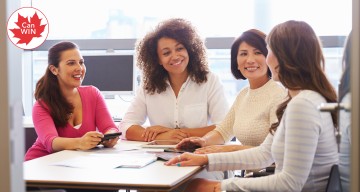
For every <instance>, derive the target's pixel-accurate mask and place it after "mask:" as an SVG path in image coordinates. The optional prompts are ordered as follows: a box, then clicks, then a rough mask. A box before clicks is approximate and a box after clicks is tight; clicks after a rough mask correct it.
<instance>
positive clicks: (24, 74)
mask: <svg viewBox="0 0 360 192" xmlns="http://www.w3.org/2000/svg"><path fill="white" fill-rule="evenodd" d="M2 3H3V4H4V6H1V7H3V8H1V9H2V11H1V12H3V13H5V14H6V15H5V18H8V17H9V15H10V14H11V13H12V12H13V11H15V10H16V9H18V8H20V7H26V6H32V7H35V8H37V9H39V10H41V11H42V12H43V13H44V14H45V15H46V16H47V20H48V22H49V29H50V30H49V35H48V37H47V41H46V42H45V43H44V44H43V45H42V46H40V47H38V48H36V49H34V50H26V51H24V50H19V49H18V48H16V47H15V46H14V45H12V44H11V43H10V42H9V41H7V44H6V46H4V45H1V46H4V47H1V50H5V52H3V53H2V54H4V56H1V58H5V59H3V60H2V62H4V63H5V65H4V66H7V67H5V68H4V70H1V71H2V72H0V73H1V74H2V75H0V76H1V82H5V83H3V84H1V88H2V90H6V91H1V96H4V98H7V99H6V100H3V101H4V102H5V103H3V101H1V102H2V103H1V105H0V106H1V107H2V108H4V107H5V108H7V109H9V110H7V111H5V110H4V112H3V111H2V112H1V114H3V113H4V115H1V116H2V117H1V120H2V121H1V123H2V122H5V121H6V123H4V124H1V125H2V127H10V129H9V130H7V131H6V130H5V132H4V134H0V135H1V138H3V137H4V140H3V141H4V143H5V141H8V142H7V145H5V146H4V145H3V146H2V148H1V149H2V150H4V151H6V147H8V150H7V151H8V153H9V156H10V158H9V161H8V162H3V163H5V164H4V165H3V163H1V170H2V169H3V166H5V165H6V164H7V165H10V166H9V168H8V172H5V173H4V174H6V173H9V174H8V175H7V177H8V178H9V179H8V182H7V181H6V180H5V181H4V184H3V183H1V184H0V186H5V187H6V186H8V188H4V189H10V190H5V191H19V190H14V189H16V188H17V189H19V188H22V186H24V184H22V185H16V184H15V183H17V182H19V183H23V181H22V177H21V173H22V172H21V168H19V166H16V165H20V167H21V163H22V160H23V158H22V156H23V154H24V147H23V146H24V142H23V140H24V134H23V130H21V128H22V125H21V123H14V122H19V121H20V122H21V116H22V114H24V115H25V116H31V110H32V105H33V103H34V101H35V100H34V97H33V92H34V89H35V84H36V82H37V80H38V79H39V78H40V77H41V75H42V74H43V73H44V72H45V69H46V66H47V50H48V48H49V47H50V46H51V45H53V44H54V43H55V42H57V41H61V40H71V41H74V42H76V43H78V44H79V46H80V49H81V51H82V54H83V55H84V56H94V55H97V56H104V55H105V56H106V55H108V56H110V55H132V56H134V57H136V55H134V54H135V52H134V45H135V42H136V40H137V39H139V38H142V37H143V36H144V35H145V34H146V33H147V32H148V31H149V30H151V29H152V28H153V27H154V26H156V25H157V24H158V23H159V22H160V21H161V20H164V19H166V18H171V17H181V18H185V19H187V20H190V21H191V22H192V23H193V25H194V26H196V27H197V30H198V32H199V33H200V35H201V36H202V38H203V39H204V41H205V45H206V47H207V48H208V59H209V66H210V70H211V71H213V72H214V73H216V74H217V75H218V76H220V78H221V80H222V83H223V85H224V86H225V90H226V96H227V99H228V101H229V103H232V102H233V100H234V99H235V97H236V95H237V93H238V92H239V91H240V89H241V88H242V87H244V86H245V85H246V84H247V82H246V81H243V80H241V81H239V80H235V79H234V78H233V77H232V75H231V71H230V46H231V43H232V41H233V40H234V39H235V38H236V37H238V36H239V35H241V33H242V32H243V31H245V30H248V29H251V28H257V29H259V30H261V31H263V32H265V33H269V32H270V30H271V28H272V27H273V26H275V25H276V24H278V23H280V22H284V21H286V20H290V19H293V20H303V21H306V22H307V23H309V24H310V25H311V26H312V27H313V28H314V30H315V32H316V33H317V34H318V35H319V36H320V37H321V40H322V43H323V46H324V53H325V59H326V68H325V70H326V74H327V76H328V78H329V79H330V80H331V82H332V84H333V86H334V87H335V88H336V89H337V85H338V81H339V79H340V76H341V72H342V63H341V62H342V61H341V60H342V52H343V43H344V41H345V38H346V36H347V35H348V34H349V32H350V31H351V29H353V31H354V34H356V35H357V38H355V40H357V41H358V40H359V39H358V36H359V33H358V29H357V28H356V27H358V24H356V21H357V23H359V20H358V18H359V17H358V12H359V3H358V1H357V0H316V1H314V0H251V1H250V0H248V1H246V0H223V1H216V0H214V1H208V2H202V1H193V0H183V1H181V2H176V4H175V3H174V2H169V1H165V0H153V1H148V0H131V1H118V0H105V1H98V0H91V1H89V0H75V1H73V0H62V1H57V0H15V1H14V0H12V1H10V0H6V1H3V2H2ZM3 15H4V14H3ZM354 18H355V20H354ZM2 22H3V21H2ZM354 23H355V24H354ZM4 26H5V27H4ZM1 28H4V29H6V22H5V24H3V23H2V26H1ZM3 31H5V30H3ZM2 33H3V32H2ZM2 36H3V37H6V32H5V34H4V35H2ZM1 44H2V43H1ZM354 44H355V45H354V48H353V50H354V51H356V53H357V54H358V53H359V49H356V46H357V48H358V44H356V43H354ZM3 48H4V49H3ZM353 55H355V54H353ZM356 57H358V56H354V58H353V59H354V60H356V59H358V58H356ZM6 58H7V59H6ZM357 61H358V60H357ZM13 63H14V64H13ZM357 63H359V62H357ZM85 64H86V63H85ZM128 64H129V62H128ZM130 64H131V65H132V66H133V69H132V70H133V71H132V76H131V78H132V81H131V84H132V86H131V87H130V88H127V89H122V90H111V91H108V90H101V89H100V90H101V91H103V92H104V94H106V95H108V94H109V95H113V96H114V97H111V99H107V103H108V105H109V108H110V112H111V114H112V115H113V116H114V117H117V116H119V117H122V116H123V115H124V113H125V112H126V109H127V106H129V104H130V102H131V99H132V97H133V96H134V92H135V91H136V89H137V87H138V86H139V83H140V79H141V73H140V71H139V70H138V69H137V68H136V63H135V59H134V60H133V62H130ZM356 69H358V68H356V67H354V68H353V70H352V71H353V74H356V75H358V74H359V70H356ZM114 71H115V70H114ZM352 76H354V75H352ZM122 77H123V76H121V75H118V76H117V78H122ZM85 78H87V77H85ZM356 78H358V77H356ZM356 78H353V77H352V82H353V83H354V82H355V81H356V83H357V84H358V82H359V81H358V80H356ZM20 80H21V81H20ZM110 80H111V79H110ZM6 82H7V83H6ZM357 86H358V85H357ZM352 90H353V93H354V92H356V90H355V89H353V87H352ZM1 98H3V97H1ZM357 98H358V96H355V97H354V96H353V101H354V100H355V101H357V103H354V102H353V105H352V106H353V107H354V106H355V109H352V110H353V111H352V112H353V116H354V115H355V116H356V117H358V114H359V113H358V99H357ZM356 99H357V100H356ZM1 100H2V99H1ZM356 107H357V109H356ZM22 108H23V110H22ZM356 110H357V111H356ZM18 116H19V118H16V117H18ZM15 119H17V120H15ZM353 119H354V118H353ZM356 123H357V124H356ZM354 125H358V122H354V121H353V126H354ZM353 133H354V137H355V136H356V135H357V138H358V132H357V131H353ZM15 137H16V138H15ZM15 140H16V143H14V142H15ZM19 140H22V142H20V143H19ZM354 140H355V139H353V141H354ZM356 142H357V141H355V143H354V145H355V146H357V147H358V142H357V143H356ZM14 148H17V149H20V150H18V151H16V152H12V153H11V152H9V151H11V150H13V149H14ZM352 155H353V156H354V157H353V158H357V162H358V153H356V154H354V153H352ZM352 166H357V167H358V163H356V164H354V163H353V164H352ZM4 169H6V168H4ZM353 170H358V169H353ZM1 172H2V171H1ZM11 173H13V174H11ZM352 174H357V175H358V173H352ZM10 175H11V176H10ZM2 178H3V177H2ZM352 178H358V177H353V175H352ZM352 181H353V180H352ZM355 184H356V186H355ZM352 185H354V187H357V188H355V189H358V183H357V182H352ZM0 189H2V187H0ZM0 191H3V190H0Z"/></svg>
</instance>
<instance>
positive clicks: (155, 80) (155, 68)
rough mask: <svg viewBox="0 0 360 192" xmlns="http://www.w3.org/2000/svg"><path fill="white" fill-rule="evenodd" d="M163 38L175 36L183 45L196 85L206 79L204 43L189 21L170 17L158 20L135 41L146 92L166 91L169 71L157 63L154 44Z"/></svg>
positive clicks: (190, 73)
mask: <svg viewBox="0 0 360 192" xmlns="http://www.w3.org/2000/svg"><path fill="white" fill-rule="evenodd" d="M162 37H167V38H171V39H175V40H176V41H178V42H179V43H181V44H183V45H184V47H185V48H186V50H187V52H188V54H189V64H188V66H187V71H188V73H189V77H190V78H191V79H192V80H193V81H195V82H196V83H198V84H200V83H203V82H206V81H207V77H206V75H207V74H208V72H209V69H208V61H207V58H206V48H205V45H204V42H203V41H202V40H201V38H200V36H199V35H198V34H197V31H196V29H195V27H194V26H193V25H192V24H191V23H190V22H189V21H186V20H184V19H181V18H173V19H168V20H165V21H163V22H161V23H159V24H158V25H157V26H156V28H155V29H154V30H153V31H151V32H149V33H148V34H146V35H145V37H144V38H143V39H142V40H140V41H138V42H137V45H136V55H137V66H138V67H139V68H140V69H141V70H142V75H143V83H144V84H143V86H144V89H145V90H146V91H147V92H148V93H149V94H154V93H155V92H157V93H161V92H163V91H165V90H166V87H167V83H166V80H168V72H167V71H166V70H165V69H164V68H163V67H162V66H161V65H159V57H158V54H157V43H158V41H159V39H161V38H162Z"/></svg>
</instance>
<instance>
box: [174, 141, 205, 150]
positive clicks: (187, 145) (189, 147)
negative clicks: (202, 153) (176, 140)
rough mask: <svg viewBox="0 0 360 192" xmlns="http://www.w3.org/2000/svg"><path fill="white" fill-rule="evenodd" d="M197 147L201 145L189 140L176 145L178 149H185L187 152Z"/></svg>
mask: <svg viewBox="0 0 360 192" xmlns="http://www.w3.org/2000/svg"><path fill="white" fill-rule="evenodd" d="M198 148H201V146H200V145H199V144H197V143H193V142H191V141H188V142H184V143H182V144H181V145H180V146H178V150H180V151H187V152H194V151H195V150H196V149H198Z"/></svg>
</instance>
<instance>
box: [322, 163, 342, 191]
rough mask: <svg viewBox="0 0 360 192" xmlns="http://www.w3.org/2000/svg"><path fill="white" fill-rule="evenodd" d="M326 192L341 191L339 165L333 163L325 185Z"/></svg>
mask: <svg viewBox="0 0 360 192" xmlns="http://www.w3.org/2000/svg"><path fill="white" fill-rule="evenodd" d="M326 192H342V188H341V180H340V172H339V166H338V165H333V166H332V167H331V170H330V176H329V180H328V183H327V185H326Z"/></svg>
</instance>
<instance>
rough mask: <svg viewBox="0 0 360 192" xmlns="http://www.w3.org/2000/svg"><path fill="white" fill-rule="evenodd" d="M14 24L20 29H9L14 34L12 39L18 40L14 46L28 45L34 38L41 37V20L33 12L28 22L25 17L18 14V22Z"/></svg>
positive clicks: (42, 29)
mask: <svg viewBox="0 0 360 192" xmlns="http://www.w3.org/2000/svg"><path fill="white" fill-rule="evenodd" d="M15 24H16V25H17V26H18V27H20V28H19V29H10V31H11V32H13V33H14V38H19V39H20V40H19V41H18V42H17V43H16V44H22V43H26V45H27V44H29V43H30V41H31V40H32V39H33V38H34V37H41V33H42V32H44V29H45V26H46V24H45V25H41V19H40V18H39V16H38V15H37V13H36V12H35V13H34V15H33V16H32V17H30V21H29V19H28V18H27V17H23V16H21V15H20V14H19V13H18V21H17V22H15Z"/></svg>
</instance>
